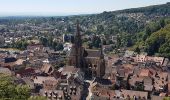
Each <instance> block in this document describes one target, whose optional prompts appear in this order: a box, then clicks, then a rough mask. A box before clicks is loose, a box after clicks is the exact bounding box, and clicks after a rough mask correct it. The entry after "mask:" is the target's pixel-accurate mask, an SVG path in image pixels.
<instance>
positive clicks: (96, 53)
mask: <svg viewBox="0 0 170 100" xmlns="http://www.w3.org/2000/svg"><path fill="white" fill-rule="evenodd" d="M86 52H87V57H101V50H92V49H86Z"/></svg>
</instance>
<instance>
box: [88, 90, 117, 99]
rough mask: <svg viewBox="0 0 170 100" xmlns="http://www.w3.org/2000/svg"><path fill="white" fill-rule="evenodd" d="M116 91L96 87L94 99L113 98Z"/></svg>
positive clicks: (93, 93) (93, 91) (93, 92)
mask: <svg viewBox="0 0 170 100" xmlns="http://www.w3.org/2000/svg"><path fill="white" fill-rule="evenodd" d="M115 96H116V93H115V91H114V90H109V89H105V88H100V87H96V88H95V89H93V90H92V97H91V99H92V100H109V99H110V100H112V99H113V98H115Z"/></svg>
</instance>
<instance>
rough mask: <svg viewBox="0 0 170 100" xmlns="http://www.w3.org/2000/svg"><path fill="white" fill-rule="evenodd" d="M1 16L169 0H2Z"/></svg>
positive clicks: (107, 8) (70, 12)
mask: <svg viewBox="0 0 170 100" xmlns="http://www.w3.org/2000/svg"><path fill="white" fill-rule="evenodd" d="M0 1H1V4H0V8H1V9H0V16H1V17H5V16H68V15H80V14H96V13H102V12H104V11H116V10H123V9H129V8H138V7H146V6H151V5H158V4H165V3H167V2H169V0H141V1H139V0H126V2H125V1H124V0H119V1H114V0H107V1H106V0H105V1H104V0H93V1H92V0H91V1H90V0H86V1H85V0H84V1H83V0H74V1H72V0H70V1H67V0H62V1H60V0H53V1H52V0H51V1H50V0H29V1H24V0H13V1H12V0H5V1H4V0H0Z"/></svg>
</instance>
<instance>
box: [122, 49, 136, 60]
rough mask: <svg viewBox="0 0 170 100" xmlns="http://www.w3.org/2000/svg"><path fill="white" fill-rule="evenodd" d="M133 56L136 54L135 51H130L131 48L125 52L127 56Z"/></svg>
mask: <svg viewBox="0 0 170 100" xmlns="http://www.w3.org/2000/svg"><path fill="white" fill-rule="evenodd" d="M133 56H134V51H129V50H126V51H125V54H124V57H125V58H130V57H133Z"/></svg>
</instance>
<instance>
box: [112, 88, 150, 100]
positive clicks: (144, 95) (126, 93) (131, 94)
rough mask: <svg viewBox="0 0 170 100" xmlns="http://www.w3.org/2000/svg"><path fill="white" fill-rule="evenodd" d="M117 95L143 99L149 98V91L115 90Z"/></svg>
mask: <svg viewBox="0 0 170 100" xmlns="http://www.w3.org/2000/svg"><path fill="white" fill-rule="evenodd" d="M115 93H116V96H117V97H122V98H124V99H130V98H134V99H139V98H141V99H143V100H147V98H148V92H143V91H133V90H115Z"/></svg>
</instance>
